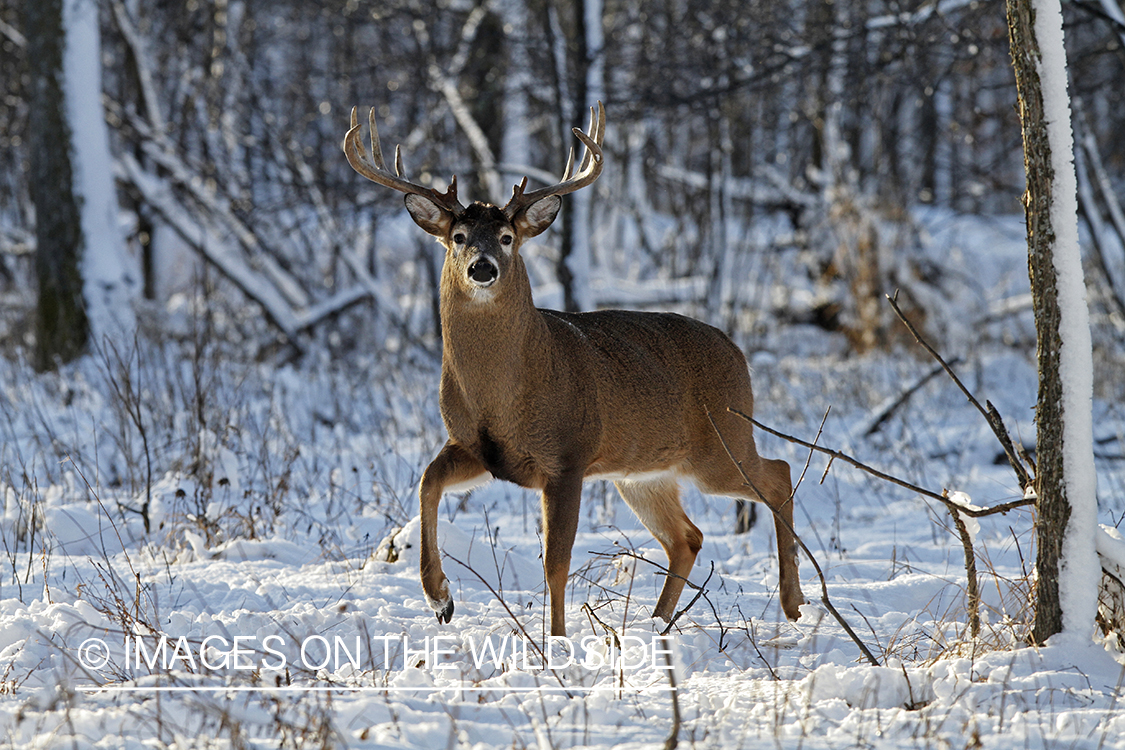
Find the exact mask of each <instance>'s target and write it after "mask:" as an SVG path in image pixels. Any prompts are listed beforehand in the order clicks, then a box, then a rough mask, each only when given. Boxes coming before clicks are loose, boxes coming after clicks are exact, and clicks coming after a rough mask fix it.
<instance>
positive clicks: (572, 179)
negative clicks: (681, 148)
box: [353, 102, 605, 219]
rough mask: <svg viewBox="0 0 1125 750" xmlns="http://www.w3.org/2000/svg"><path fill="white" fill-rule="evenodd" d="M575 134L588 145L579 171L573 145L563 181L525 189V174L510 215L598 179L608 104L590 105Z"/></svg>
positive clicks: (508, 211) (507, 208) (507, 210)
mask: <svg viewBox="0 0 1125 750" xmlns="http://www.w3.org/2000/svg"><path fill="white" fill-rule="evenodd" d="M574 135H575V137H577V138H578V140H580V141H582V144H583V145H585V146H586V155H585V156H584V157H583V158H582V164H581V165H580V166H579V167H578V173H577V174H572V173H571V171H572V170H573V168H574V149H573V148H572V149H571V150H570V155H569V156H568V157H567V159H566V170H565V171H564V172H563V177H562V182H559V183H557V184H555V185H548V186H547V187H541V188H539V189H537V190H532V191H531V192H530V193H525V192H524V188H526V187H527V178H526V177H524V178H523V180H522V181H521V182H520V184H518V185H516V186H515V187H514V188H513V189H512V199H511V200H510V201H508V205H506V206H504V213H505V214H506V215H507V216H508V218H509V219H510V218H512V217H514V216H515V215H516V214H518V213H519V212H520V211H522V210H524V209H525V208H527V207H528V206H530V205H531V204H532V203H534V202H535V201H537V200H541V199H543V198H546V197H547V196H550V195H566V194H567V193H573V192H574V191H575V190H579V189H581V188H584V187H586V186H587V185H589V184H590V183H591V182H593V181H594V180H596V179H598V175H600V174H601V173H602V165H603V163H604V160H603V158H602V140H603V139H604V138H605V107H603V106H602V103H601V102H598V109H597V112H595V111H594V108H593V107H590V125H589V127H587V128H586V132H585V133H583V132H582V131H581V130H579V129H578V128H574ZM353 166H354V165H353Z"/></svg>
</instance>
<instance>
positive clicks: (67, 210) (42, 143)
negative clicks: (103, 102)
mask: <svg viewBox="0 0 1125 750" xmlns="http://www.w3.org/2000/svg"><path fill="white" fill-rule="evenodd" d="M24 13H25V30H26V36H27V59H28V64H29V65H30V68H31V86H30V96H29V98H30V101H31V106H30V107H29V118H28V128H27V136H28V140H29V142H30V149H29V150H30V162H31V172H30V175H29V178H30V179H29V188H30V193H31V201H32V203H33V204H34V206H35V239H36V253H35V269H36V277H37V278H38V280H39V298H38V303H37V307H36V313H35V345H36V347H35V366H36V367H37V368H38V369H40V370H46V369H51V368H53V367H54V366H55V364H56V363H57V362H58V361H60V360H61V361H63V362H66V361H69V360H71V359H74V358H75V357H77V356H79V355H81V354H82V353H83V351H85V349H86V345H87V339H88V338H89V332H90V326H89V321H88V319H87V317H86V307H85V302H84V300H83V297H82V274H81V272H80V268H79V263H80V260H81V256H82V246H83V237H82V223H81V216H80V214H81V211H80V207H79V205H78V199H77V197H76V196H75V194H74V180H73V168H72V165H71V161H70V127H69V125H68V123H67V118H66V103H65V99H64V94H63V79H62V68H63V49H64V45H65V39H66V37H65V32H64V28H63V0H27V2H26V3H25V6H24Z"/></svg>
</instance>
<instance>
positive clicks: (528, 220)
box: [512, 195, 562, 239]
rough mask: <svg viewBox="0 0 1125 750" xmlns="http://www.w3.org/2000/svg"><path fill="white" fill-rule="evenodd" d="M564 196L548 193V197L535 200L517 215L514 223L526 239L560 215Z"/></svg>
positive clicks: (549, 224) (540, 230)
mask: <svg viewBox="0 0 1125 750" xmlns="http://www.w3.org/2000/svg"><path fill="white" fill-rule="evenodd" d="M561 206H562V198H559V196H557V195H548V196H547V197H546V198H542V199H540V200H537V201H535V202H534V203H532V204H531V205H530V206H528V207H527V208H525V209H524V210H523V211H522V212H520V213H519V214H517V215H516V217H515V219H513V221H512V223H513V224H515V225H516V230H517V231H518V232H519V233H520V236H521V237H523V238H524V239H527V238H529V237H534V236H535V235H537V234H539V233H540V232H542V231H543V230H544V229H546V228H547V227H549V226H551V222H552V221H554V220H555V217H556V216H558V215H559V208H560V207H561Z"/></svg>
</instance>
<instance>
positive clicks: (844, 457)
mask: <svg viewBox="0 0 1125 750" xmlns="http://www.w3.org/2000/svg"><path fill="white" fill-rule="evenodd" d="M728 411H729V412H731V413H732V414H737V415H738V416H740V417H742V418H743V419H745V420H747V421H748V422H750V423H751V424H752V425H754V426H755V427H757V428H758V429H760V430H762V431H763V432H768V433H769V434H771V435H773V436H775V437H779V438H781V439H782V440H787V441H788V442H790V443H794V444H796V445H800V446H804V447H805V448H810V449H812V450H814V451H817V452H819V453H823V454H824V455H826V456H830V457H832V458H833V459H839V460H840V461H843V462H844V463H848V464H851V465H852V466H854V467H855V468H857V469H859V470H861V471H865V472H867V473H868V474H870V475H871V476H873V477H878V478H879V479H882V480H884V481H886V482H890V483H891V484H897V485H898V486H899V487H903V488H905V489H908V490H910V491H911V492H917V493H918V494H919V495H924V496H926V497H929V498H933V499H934V500H937V501H938V502H940V503H942V504H943V505H945V506H946V507H950V506H954V507H953V508H952V510H956V511H957V512H958V513H964V514H965V515H967V516H971V517H973V518H983V517H985V516H991V515H995V514H997V513H1007V512H1008V511H1010V510H1014V509H1016V508H1022V507H1023V506H1025V505H1033V504H1034V503H1035V501H1034V500H1031V499H1027V498H1020V499H1019V500H1012V501H1010V502H1006V503H1001V504H1000V505H994V506H992V507H991V508H978V509H973V508H965V507H963V506H961V505H957V504H956V503H954V502H953V501H952V500H950V499H949V498H947V497H945V496H943V495H941V494H939V493H937V492H934V491H933V490H928V489H926V488H925V487H919V486H918V485H916V484H911V483H910V482H907V481H906V480H905V479H899V478H898V477H896V476H892V475H890V474H887V473H886V472H883V471H879V470H878V469H875V468H872V467H871V466H868V465H867V464H865V463H863V462H862V461H860V460H858V459H856V458H852V457H851V456H849V455H848V454H846V453H844V452H842V451H838V450H834V449H832V448H825V447H824V446H821V445H816V444H815V443H810V442H808V441H806V440H802V439H801V438H799V437H794V436H792V435H787V434H785V433H784V432H780V431H778V430H775V429H773V428H772V427H768V426H766V425H764V424H762V423H761V422H759V421H758V420H756V419H754V418H753V417H751V416H747V415H746V414H743V413H742V412H740V411H738V410H737V409H728Z"/></svg>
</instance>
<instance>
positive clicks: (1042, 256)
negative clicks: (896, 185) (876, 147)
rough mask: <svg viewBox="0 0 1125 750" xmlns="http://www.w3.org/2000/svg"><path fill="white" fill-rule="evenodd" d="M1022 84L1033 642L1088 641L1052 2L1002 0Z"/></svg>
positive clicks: (1083, 490)
mask: <svg viewBox="0 0 1125 750" xmlns="http://www.w3.org/2000/svg"><path fill="white" fill-rule="evenodd" d="M1007 14H1008V32H1009V39H1010V42H1011V52H1012V65H1013V67H1014V69H1015V73H1016V85H1017V88H1018V90H1019V103H1020V120H1021V122H1022V125H1023V140H1024V166H1025V169H1026V172H1027V193H1026V195H1025V196H1024V200H1025V204H1024V208H1025V212H1026V217H1027V238H1028V270H1029V273H1030V277H1031V290H1032V296H1033V299H1034V307H1035V320H1036V328H1037V331H1038V342H1039V346H1038V358H1039V364H1038V367H1039V396H1038V404H1037V407H1036V425H1037V447H1036V458H1037V465H1038V470H1037V473H1036V492H1037V494H1038V501H1037V508H1038V515H1039V517H1038V529H1037V545H1038V547H1037V556H1036V571H1037V581H1036V597H1037V602H1036V613H1035V624H1034V627H1033V632H1032V635H1033V638H1034V639H1035V641H1036V642H1043V641H1045V640H1046V639H1047V638H1049V637H1051V636H1052V635H1055V634H1056V633H1060V632H1065V633H1069V634H1072V635H1079V636H1086V635H1088V634H1089V631H1090V629H1091V627H1092V625H1093V621H1094V614H1095V611H1096V608H1097V582H1098V578H1099V576H1098V575H1096V571H1097V570H1098V560H1097V553H1096V549H1095V544H1094V532H1095V529H1096V518H1097V496H1096V488H1095V473H1094V462H1093V433H1092V411H1091V402H1092V397H1093V366H1092V355H1091V341H1090V326H1089V312H1088V310H1087V307H1086V294H1085V283H1084V281H1083V278H1082V262H1081V254H1080V252H1079V246H1078V219H1077V211H1078V206H1077V197H1076V194H1077V188H1076V178H1075V172H1074V163H1073V153H1074V144H1073V136H1072V134H1071V129H1070V106H1069V99H1068V95H1067V91H1066V52H1065V49H1064V47H1063V34H1062V11H1061V8H1060V5H1059V1H1058V0H1007Z"/></svg>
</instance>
